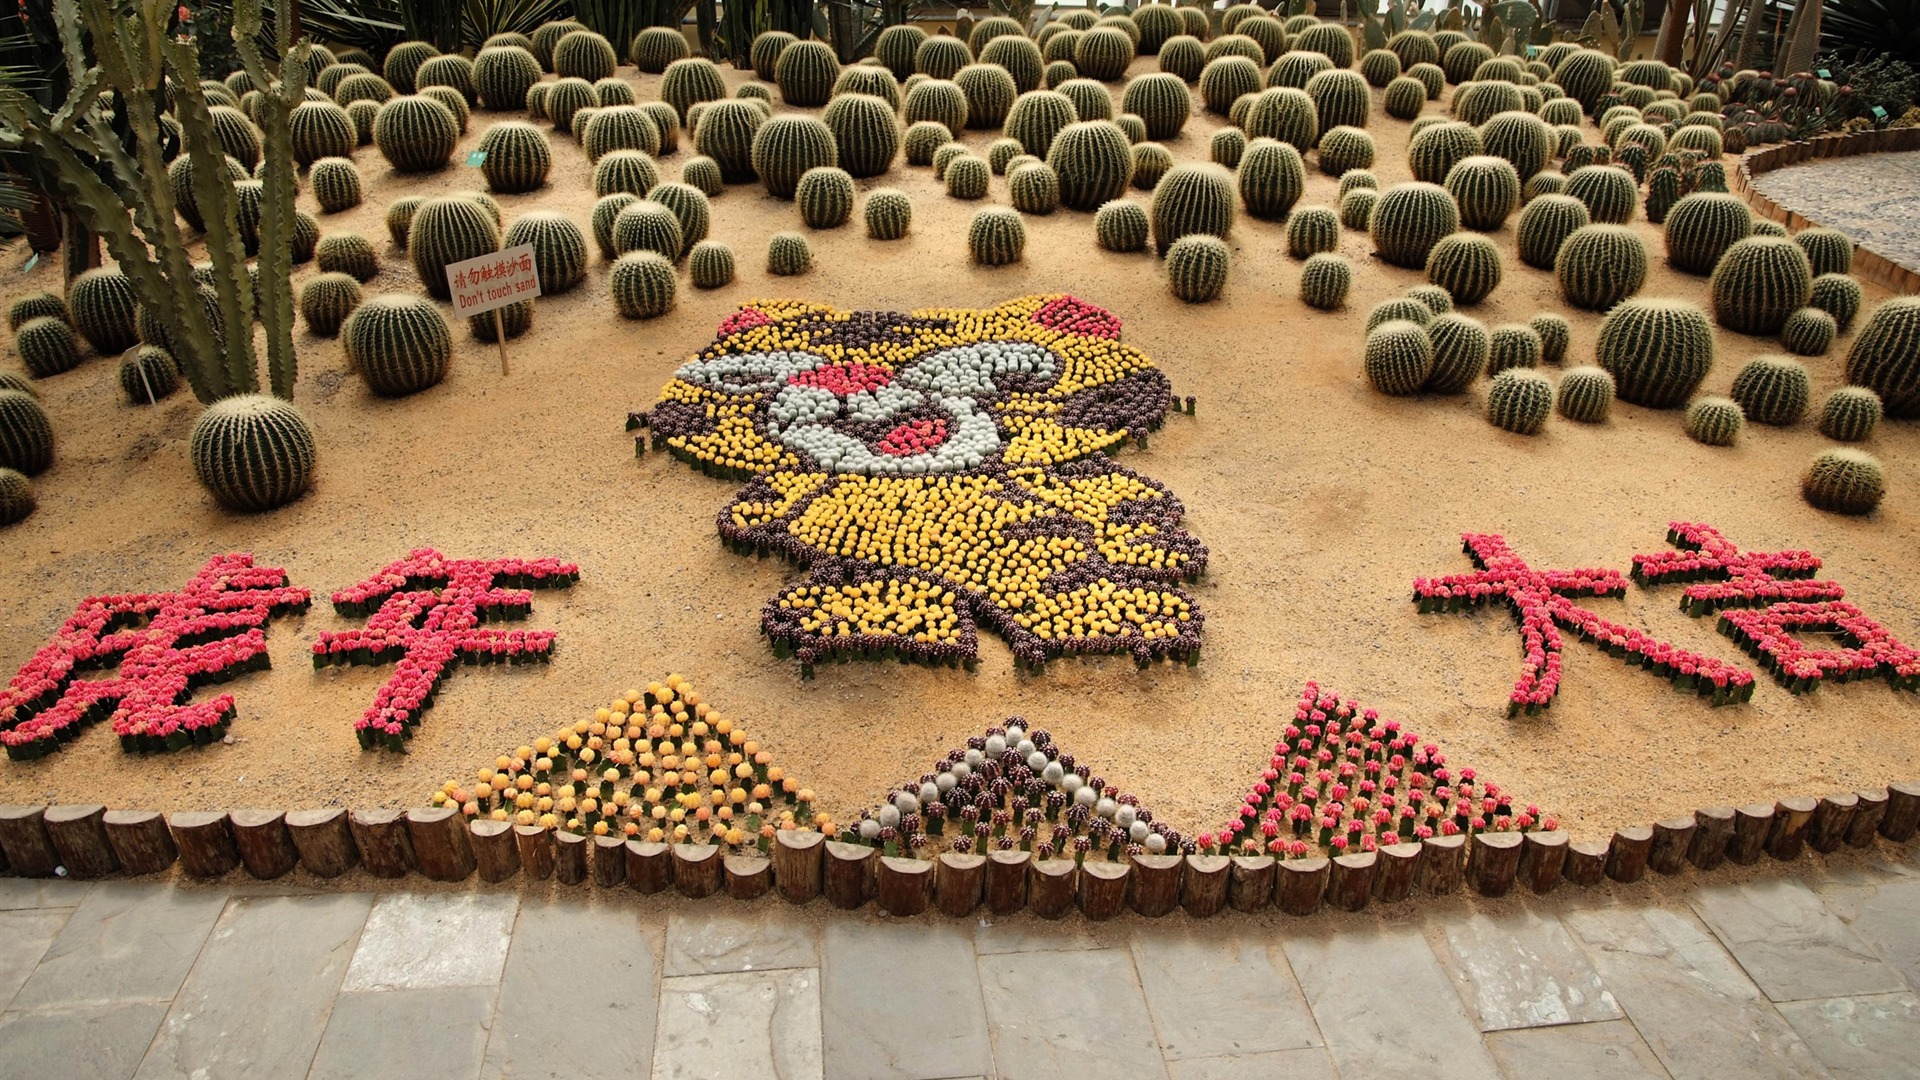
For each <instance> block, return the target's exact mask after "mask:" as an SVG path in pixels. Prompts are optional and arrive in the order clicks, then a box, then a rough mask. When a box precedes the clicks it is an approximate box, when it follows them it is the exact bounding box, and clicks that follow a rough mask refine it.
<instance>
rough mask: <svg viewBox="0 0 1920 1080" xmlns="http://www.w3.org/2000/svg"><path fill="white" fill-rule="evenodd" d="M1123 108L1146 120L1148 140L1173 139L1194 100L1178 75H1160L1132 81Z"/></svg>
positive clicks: (1125, 95)
mask: <svg viewBox="0 0 1920 1080" xmlns="http://www.w3.org/2000/svg"><path fill="white" fill-rule="evenodd" d="M1120 108H1121V109H1122V110H1124V111H1126V112H1130V113H1134V114H1135V115H1137V116H1139V117H1140V119H1142V120H1144V121H1146V124H1147V137H1148V138H1149V139H1155V140H1159V139H1171V138H1173V137H1175V136H1177V135H1179V134H1180V129H1181V128H1183V127H1185V126H1186V123H1187V117H1189V116H1190V115H1192V113H1193V99H1192V97H1191V95H1189V94H1188V93H1187V84H1186V83H1184V82H1182V81H1181V80H1180V77H1179V76H1178V75H1168V74H1166V73H1164V72H1159V73H1155V74H1151V75H1142V76H1140V77H1138V78H1136V79H1133V80H1131V81H1129V82H1128V83H1127V88H1126V90H1125V91H1124V92H1123V93H1122V94H1121V95H1120ZM1008 126H1009V131H1008V134H1012V131H1011V126H1012V122H1011V119H1009V122H1008ZM1248 134H1249V135H1252V134H1254V133H1253V132H1251V131H1249V132H1248ZM1017 137H1018V136H1016V138H1017ZM1022 141H1024V140H1022Z"/></svg>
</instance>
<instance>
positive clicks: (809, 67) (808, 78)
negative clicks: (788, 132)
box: [773, 41, 840, 109]
mask: <svg viewBox="0 0 1920 1080" xmlns="http://www.w3.org/2000/svg"><path fill="white" fill-rule="evenodd" d="M839 78H840V60H839V58H838V57H836V56H835V55H834V53H833V50H832V49H831V48H829V47H828V46H827V44H826V43H825V42H820V41H796V42H794V43H793V44H791V45H789V46H787V47H786V48H785V49H782V50H781V51H780V59H779V60H777V61H775V62H774V66H773V81H774V82H775V83H776V84H778V85H779V87H780V97H781V100H783V101H785V102H786V103H787V104H788V105H792V106H794V107H795V108H801V109H811V108H817V107H818V106H821V105H825V104H826V103H827V99H828V98H830V97H832V96H833V84H834V83H835V82H836V81H838V80H839Z"/></svg>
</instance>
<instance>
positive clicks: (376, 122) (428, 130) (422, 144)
mask: <svg viewBox="0 0 1920 1080" xmlns="http://www.w3.org/2000/svg"><path fill="white" fill-rule="evenodd" d="M300 108H303V109H304V108H306V106H305V105H302V106H300ZM459 141H460V123H459V121H458V120H456V119H455V118H454V115H453V112H452V111H451V110H449V109H448V108H447V107H446V106H445V105H442V104H441V103H439V102H438V101H435V100H433V99H432V98H428V97H418V96H414V97H397V98H394V99H393V100H392V101H389V102H387V103H386V104H385V105H382V106H380V111H379V112H378V113H377V114H375V115H374V118H373V145H374V146H375V147H377V148H378V149H379V151H380V155H381V156H382V157H384V158H386V159H387V161H388V163H389V164H391V165H392V166H393V167H394V169H396V170H398V171H399V172H430V171H432V170H434V169H438V168H442V167H443V166H445V165H446V163H447V160H448V159H449V158H451V157H452V156H453V148H454V145H455V144H456V143H458V142H459ZM351 152H352V151H351V148H349V150H348V151H347V153H351ZM337 156H339V157H345V156H347V154H346V153H343V154H339V155H337ZM308 164H311V162H308Z"/></svg>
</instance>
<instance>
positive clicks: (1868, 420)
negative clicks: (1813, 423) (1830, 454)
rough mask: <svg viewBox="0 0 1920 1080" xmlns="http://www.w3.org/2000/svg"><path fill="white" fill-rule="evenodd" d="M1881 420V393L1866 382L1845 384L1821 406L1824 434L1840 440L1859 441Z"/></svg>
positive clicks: (1869, 433) (1821, 430) (1829, 395)
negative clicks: (1875, 391)
mask: <svg viewBox="0 0 1920 1080" xmlns="http://www.w3.org/2000/svg"><path fill="white" fill-rule="evenodd" d="M1879 423H1880V395H1879V394H1876V393H1874V392H1873V391H1871V390H1869V389H1867V388H1866V387H1864V386H1842V387H1840V388H1838V389H1836V390H1835V391H1834V392H1833V393H1831V394H1828V395H1827V400H1826V402H1825V403H1823V404H1822V405H1821V406H1820V434H1822V435H1825V436H1826V437H1827V438H1829V439H1835V440H1838V441H1840V442H1859V441H1861V440H1862V439H1865V438H1867V437H1868V436H1870V435H1872V434H1873V429H1874V428H1875V427H1876V426H1878V424H1879Z"/></svg>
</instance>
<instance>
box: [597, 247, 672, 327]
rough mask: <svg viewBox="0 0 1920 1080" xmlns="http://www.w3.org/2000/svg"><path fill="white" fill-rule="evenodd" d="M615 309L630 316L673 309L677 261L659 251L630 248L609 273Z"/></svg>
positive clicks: (647, 315)
mask: <svg viewBox="0 0 1920 1080" xmlns="http://www.w3.org/2000/svg"><path fill="white" fill-rule="evenodd" d="M607 287H608V288H609V289H610V290H611V291H612V294H613V306H614V309H615V310H617V311H619V312H620V314H621V315H622V316H624V317H626V318H629V319H652V318H657V317H659V316H661V315H665V314H666V313H667V312H668V311H670V310H672V309H673V302H674V293H675V288H676V282H675V280H674V276H673V264H672V263H671V262H669V261H667V258H666V256H664V255H662V254H660V253H659V252H657V251H630V252H627V253H626V254H624V255H622V256H620V258H619V259H617V260H615V261H614V264H613V271H612V272H611V273H610V274H609V275H608V276H607Z"/></svg>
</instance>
